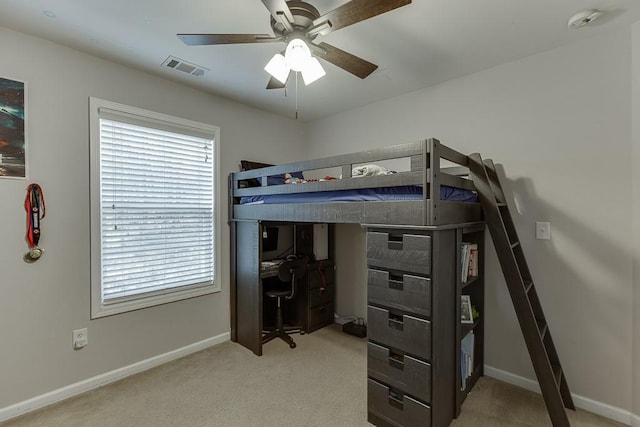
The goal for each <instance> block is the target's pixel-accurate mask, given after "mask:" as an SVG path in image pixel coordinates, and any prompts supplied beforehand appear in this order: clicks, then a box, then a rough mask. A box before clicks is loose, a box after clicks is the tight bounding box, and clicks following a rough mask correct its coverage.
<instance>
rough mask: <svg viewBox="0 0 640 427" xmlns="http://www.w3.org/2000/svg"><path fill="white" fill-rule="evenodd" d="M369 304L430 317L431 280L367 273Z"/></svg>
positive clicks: (380, 271) (375, 271)
mask: <svg viewBox="0 0 640 427" xmlns="http://www.w3.org/2000/svg"><path fill="white" fill-rule="evenodd" d="M367 283H368V289H367V292H368V298H369V302H371V303H374V304H379V305H384V306H387V307H391V308H397V309H399V310H402V311H410V312H413V313H415V314H419V315H421V316H425V317H431V279H429V278H426V277H418V276H412V275H410V274H403V275H402V276H399V277H395V276H391V275H390V273H389V272H388V271H382V270H374V269H369V270H368V271H367Z"/></svg>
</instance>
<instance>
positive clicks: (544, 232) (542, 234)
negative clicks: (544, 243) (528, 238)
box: [536, 222, 551, 240]
mask: <svg viewBox="0 0 640 427" xmlns="http://www.w3.org/2000/svg"><path fill="white" fill-rule="evenodd" d="M536 239H538V240H550V239H551V223H550V222H536Z"/></svg>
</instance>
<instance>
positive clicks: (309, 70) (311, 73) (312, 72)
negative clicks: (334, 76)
mask: <svg viewBox="0 0 640 427" xmlns="http://www.w3.org/2000/svg"><path fill="white" fill-rule="evenodd" d="M325 74H327V73H326V72H325V71H324V68H322V65H320V61H318V59H317V58H313V57H311V58H309V60H308V61H307V63H306V64H305V66H304V68H303V69H302V80H304V84H305V85H306V86H308V85H310V84H311V83H313V82H315V81H316V80H318V79H319V78H320V77H323V76H324V75H325Z"/></svg>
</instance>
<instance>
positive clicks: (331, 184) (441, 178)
mask: <svg viewBox="0 0 640 427" xmlns="http://www.w3.org/2000/svg"><path fill="white" fill-rule="evenodd" d="M398 159H409V164H410V166H409V170H408V171H400V172H396V173H391V174H388V175H376V176H361V177H355V176H353V175H352V173H353V171H354V167H356V166H357V165H364V164H376V162H385V161H397V160H398ZM442 160H447V161H449V162H451V163H452V164H455V165H456V166H453V167H441V164H442V163H445V162H442ZM467 166H468V158H467V156H466V155H464V154H462V153H460V152H458V151H456V150H453V149H451V148H449V147H447V146H445V145H443V144H441V143H440V142H439V141H438V140H437V139H433V138H431V139H426V140H421V141H416V142H411V143H407V144H400V145H395V146H390V147H385V148H380V149H373V150H369V151H363V152H360V153H353V154H346V155H340V156H333V157H325V158H321V159H315V160H308V161H300V162H293V163H287V164H282V165H277V166H269V167H262V168H258V169H251V170H245V171H242V172H237V173H232V174H231V175H230V177H229V218H230V220H260V221H290V222H315V223H359V224H380V225H382V224H390V225H408V226H442V225H447V224H462V223H470V222H476V221H481V219H482V211H481V207H480V204H479V203H475V202H473V201H460V200H476V198H475V187H474V185H473V182H472V181H471V180H470V179H468V177H467V175H468V173H469V172H468V169H467ZM332 168H333V169H338V170H339V171H341V173H340V179H330V180H318V181H313V182H306V183H303V184H283V185H272V184H273V183H274V181H276V182H277V183H282V182H284V179H279V177H284V176H285V174H293V175H294V177H300V178H301V177H303V176H307V175H308V174H309V173H313V171H318V170H326V169H332ZM301 173H303V174H302V175H301ZM274 178H275V179H274ZM294 181H295V179H294ZM251 184H253V185H257V186H251ZM434 195H439V197H434ZM309 198H310V199H309ZM247 202H248V203H247Z"/></svg>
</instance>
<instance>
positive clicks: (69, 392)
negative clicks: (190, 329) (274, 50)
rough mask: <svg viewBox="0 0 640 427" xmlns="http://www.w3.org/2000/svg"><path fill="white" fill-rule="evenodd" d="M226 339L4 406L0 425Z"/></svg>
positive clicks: (210, 340) (208, 341)
mask: <svg viewBox="0 0 640 427" xmlns="http://www.w3.org/2000/svg"><path fill="white" fill-rule="evenodd" d="M229 339H230V333H229V332H225V333H223V334H220V335H217V336H215V337H211V338H207V339H206V340H202V341H199V342H196V343H193V344H189V345H187V346H185V347H182V348H178V349H176V350H172V351H169V352H167V353H164V354H159V355H157V356H154V357H151V358H149V359H146V360H142V361H140V362H137V363H134V364H132V365H129V366H124V367H122V368H118V369H115V370H113V371H110V372H106V373H104V374H100V375H96V376H95V377H92V378H88V379H86V380H83V381H80V382H77V383H75V384H70V385H68V386H66V387H62V388H59V389H57V390H53V391H50V392H49V393H45V394H41V395H40V396H36V397H34V398H32V399H29V400H25V401H23V402H19V403H16V404H15V405H11V406H7V407H6V408H0V422H3V421H6V420H8V419H10V418H14V417H17V416H19V415H23V414H26V413H27V412H31V411H34V410H36V409H40V408H44V407H45V406H48V405H51V404H53V403H57V402H60V401H62V400H65V399H68V398H70V397H73V396H77V395H78V394H81V393H85V392H87V391H89V390H93V389H96V388H98V387H101V386H103V385H106V384H109V383H112V382H114V381H118V380H120V379H122V378H125V377H128V376H129V375H133V374H137V373H139V372H142V371H146V370H147V369H151V368H154V367H156V366H159V365H162V364H164V363H167V362H170V361H172V360H175V359H179V358H181V357H184V356H187V355H189V354H191V353H195V352H197V351H200V350H204V349H205V348H207V347H211V346H214V345H216V344H220V343H223V342H225V341H229Z"/></svg>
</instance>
